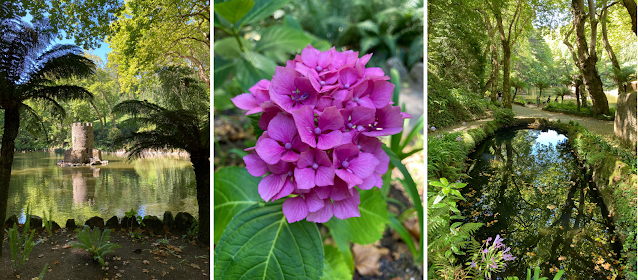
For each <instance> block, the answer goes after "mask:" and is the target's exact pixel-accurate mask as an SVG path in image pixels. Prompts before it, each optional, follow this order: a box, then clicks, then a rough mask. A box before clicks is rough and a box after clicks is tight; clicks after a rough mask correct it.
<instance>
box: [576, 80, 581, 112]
mask: <svg viewBox="0 0 638 280" xmlns="http://www.w3.org/2000/svg"><path fill="white" fill-rule="evenodd" d="M576 111H578V112H580V83H576Z"/></svg>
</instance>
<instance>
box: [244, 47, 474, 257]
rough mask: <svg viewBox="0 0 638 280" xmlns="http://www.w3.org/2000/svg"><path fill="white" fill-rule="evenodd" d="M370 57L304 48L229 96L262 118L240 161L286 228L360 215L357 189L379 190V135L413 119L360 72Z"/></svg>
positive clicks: (386, 87) (386, 89)
mask: <svg viewBox="0 0 638 280" xmlns="http://www.w3.org/2000/svg"><path fill="white" fill-rule="evenodd" d="M371 57H372V54H366V55H363V56H362V57H359V53H358V52H354V51H344V52H338V51H336V50H335V48H334V47H333V48H331V49H330V50H327V51H323V52H322V51H319V50H317V49H315V48H313V47H312V46H311V45H308V46H307V47H306V48H304V49H303V51H302V53H301V54H300V55H296V56H295V58H294V59H293V60H289V61H287V62H286V66H285V67H276V68H275V75H274V76H273V78H272V81H268V80H261V81H259V82H258V83H257V84H256V85H254V86H253V87H251V88H250V89H249V91H250V93H244V94H240V95H238V96H236V97H234V98H233V99H232V101H233V103H234V104H235V105H236V106H237V107H239V108H241V109H244V110H248V112H247V113H246V114H247V115H249V114H254V113H260V112H261V113H262V114H261V117H260V118H259V128H261V129H262V130H264V133H263V134H262V135H261V136H259V139H258V140H257V145H256V146H255V147H250V148H247V149H245V151H252V153H251V154H249V155H247V156H245V157H244V162H245V163H246V169H247V170H248V172H249V173H250V174H251V175H253V176H257V177H260V176H265V177H264V178H262V179H261V181H260V183H259V185H258V192H259V195H260V196H261V198H262V199H264V200H265V201H275V200H278V199H281V198H284V199H285V201H284V202H283V206H282V209H283V214H284V215H285V216H286V219H287V221H288V222H289V223H294V222H296V221H300V220H303V219H306V220H307V221H310V222H316V223H325V222H327V221H329V220H330V219H331V218H332V217H333V216H334V217H336V218H338V219H347V218H351V217H359V216H360V212H359V205H360V203H361V201H360V198H359V191H358V190H359V189H362V190H369V189H371V188H373V187H379V188H381V187H382V186H383V179H382V176H383V174H385V173H386V172H388V166H389V162H390V157H389V156H388V155H387V154H386V153H385V151H384V150H383V144H382V143H381V141H379V139H378V137H379V136H388V135H392V134H396V133H399V132H401V131H402V129H403V123H404V120H405V119H406V118H411V117H412V116H411V115H410V114H407V113H405V112H401V109H400V108H399V107H398V106H393V102H391V99H392V92H393V90H394V85H393V84H391V83H389V82H388V81H387V80H389V79H390V78H389V77H387V76H385V74H384V73H383V70H381V68H375V67H368V68H366V67H365V66H366V64H367V63H368V61H369V60H370V58H371ZM432 129H434V127H432ZM253 150H254V151H253ZM354 186H358V188H354ZM479 269H480V268H479Z"/></svg>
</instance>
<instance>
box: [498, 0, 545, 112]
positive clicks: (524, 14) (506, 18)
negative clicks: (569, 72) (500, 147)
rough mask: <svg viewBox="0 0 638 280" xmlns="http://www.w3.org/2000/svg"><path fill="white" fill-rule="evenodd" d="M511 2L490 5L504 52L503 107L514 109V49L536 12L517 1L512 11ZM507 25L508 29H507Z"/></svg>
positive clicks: (499, 0)
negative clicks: (512, 92) (512, 83)
mask: <svg viewBox="0 0 638 280" xmlns="http://www.w3.org/2000/svg"><path fill="white" fill-rule="evenodd" d="M510 4H511V3H510V1H507V0H503V1H501V0H491V1H489V3H488V5H489V8H490V10H491V11H492V13H493V14H494V17H495V18H496V26H497V27H498V33H499V35H500V38H501V47H502V50H503V89H505V90H504V92H503V95H504V98H503V106H504V107H505V108H508V109H512V96H511V93H510V91H509V89H510V60H511V57H512V47H513V46H514V45H515V44H516V41H517V40H518V39H519V38H520V37H521V34H522V33H523V31H524V30H525V28H527V27H529V24H530V23H531V21H532V19H533V18H534V11H533V10H532V9H531V7H530V6H529V4H528V3H527V1H523V0H515V1H514V3H513V4H515V8H514V10H513V11H512V10H511V7H510ZM506 25H507V27H506Z"/></svg>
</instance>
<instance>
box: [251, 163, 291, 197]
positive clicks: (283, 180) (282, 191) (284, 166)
mask: <svg viewBox="0 0 638 280" xmlns="http://www.w3.org/2000/svg"><path fill="white" fill-rule="evenodd" d="M268 170H269V171H270V173H271V174H270V175H268V176H266V177H264V178H263V179H261V181H260V182H259V186H258V187H257V191H258V192H259V196H261V198H262V199H263V200H264V201H271V199H272V201H275V200H277V199H280V198H283V197H286V196H288V195H289V194H291V193H292V192H293V191H294V190H295V188H296V182H295V181H294V178H293V175H294V166H293V165H292V164H291V163H289V162H285V161H280V162H279V163H277V164H274V165H268Z"/></svg>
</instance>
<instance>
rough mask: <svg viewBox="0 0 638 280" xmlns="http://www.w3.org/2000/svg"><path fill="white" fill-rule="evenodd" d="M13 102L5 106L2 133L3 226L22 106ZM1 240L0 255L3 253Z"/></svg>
mask: <svg viewBox="0 0 638 280" xmlns="http://www.w3.org/2000/svg"><path fill="white" fill-rule="evenodd" d="M21 105H22V104H21V103H18V104H11V105H9V106H6V107H4V133H3V134H2V148H1V149H0V218H2V226H3V227H4V222H5V221H6V219H7V201H8V200H9V182H10V181H11V166H12V165H13V155H14V154H15V139H16V137H18V131H19V129H20V106H21ZM0 240H4V230H0ZM2 243H3V242H0V255H2Z"/></svg>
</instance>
